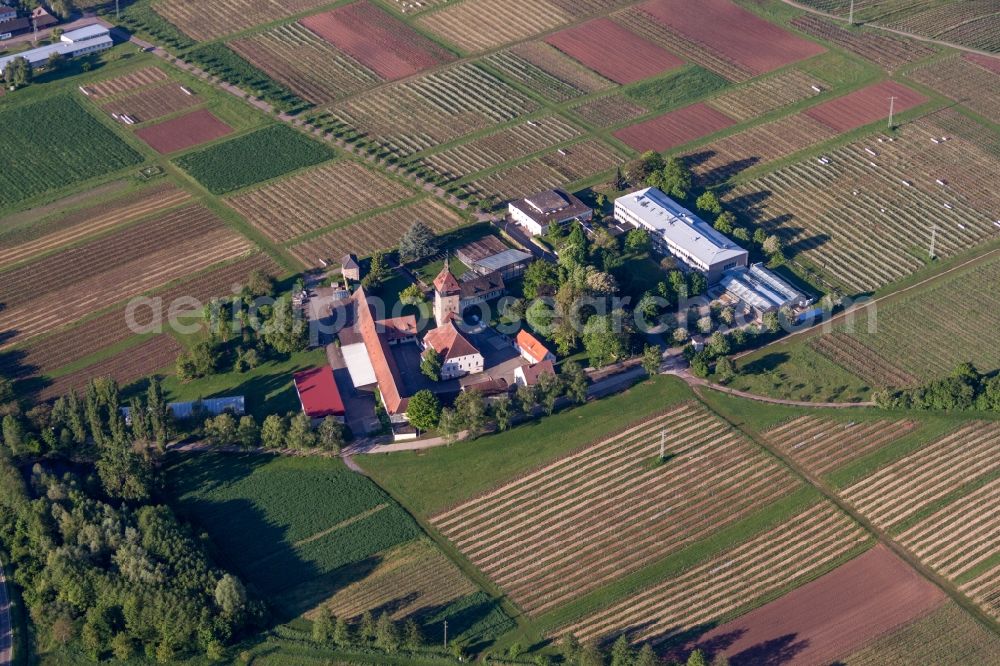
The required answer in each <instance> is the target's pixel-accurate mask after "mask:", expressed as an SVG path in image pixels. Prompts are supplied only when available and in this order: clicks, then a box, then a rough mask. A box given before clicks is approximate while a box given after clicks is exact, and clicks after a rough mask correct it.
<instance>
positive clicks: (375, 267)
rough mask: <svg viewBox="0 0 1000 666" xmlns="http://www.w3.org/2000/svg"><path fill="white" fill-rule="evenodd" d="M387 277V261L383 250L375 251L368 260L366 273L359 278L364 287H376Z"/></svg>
mask: <svg viewBox="0 0 1000 666" xmlns="http://www.w3.org/2000/svg"><path fill="white" fill-rule="evenodd" d="M388 278H389V262H388V261H387V260H386V256H385V252H382V251H376V252H375V253H374V254H372V257H371V259H370V260H369V262H368V274H367V275H365V277H364V279H363V280H361V286H363V287H364V288H365V289H377V288H378V287H380V286H381V285H382V283H383V282H385V281H386V280H387V279H388Z"/></svg>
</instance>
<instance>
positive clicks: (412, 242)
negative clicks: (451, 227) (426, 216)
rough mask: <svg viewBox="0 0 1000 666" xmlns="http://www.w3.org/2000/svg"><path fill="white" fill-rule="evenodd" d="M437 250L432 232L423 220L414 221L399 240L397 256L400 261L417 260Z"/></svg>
mask: <svg viewBox="0 0 1000 666" xmlns="http://www.w3.org/2000/svg"><path fill="white" fill-rule="evenodd" d="M435 252H437V243H436V239H435V237H434V233H433V232H432V231H431V230H430V229H428V228H427V225H426V224H424V223H423V222H419V221H418V222H414V223H413V224H412V225H411V226H410V228H409V229H407V230H406V233H405V234H403V237H402V238H401V239H400V240H399V257H400V259H401V260H402V261H417V260H419V259H424V258H425V257H429V256H431V255H432V254H434V253H435Z"/></svg>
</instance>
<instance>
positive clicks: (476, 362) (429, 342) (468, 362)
mask: <svg viewBox="0 0 1000 666" xmlns="http://www.w3.org/2000/svg"><path fill="white" fill-rule="evenodd" d="M424 348H425V349H427V348H430V349H433V350H434V351H436V352H437V353H438V354H439V355H440V357H441V379H442V380H448V379H455V378H457V377H462V376H464V375H474V374H477V373H480V372H482V371H483V366H484V365H485V359H484V358H483V355H482V353H481V352H480V351H479V350H478V349H476V346H475V345H474V344H472V343H471V342H470V341H469V339H468V338H466V337H465V336H464V335H462V333H461V331H459V330H458V327H457V326H455V322H454V321H447V322H445V323H444V324H442V325H441V326H438V327H437V328H435V329H433V330H432V331H429V332H428V333H427V335H425V336H424Z"/></svg>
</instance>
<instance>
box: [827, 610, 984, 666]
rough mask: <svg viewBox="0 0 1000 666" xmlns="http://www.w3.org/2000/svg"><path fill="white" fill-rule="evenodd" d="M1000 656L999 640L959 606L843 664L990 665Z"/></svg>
mask: <svg viewBox="0 0 1000 666" xmlns="http://www.w3.org/2000/svg"><path fill="white" fill-rule="evenodd" d="M997 654H1000V638H998V637H997V635H996V634H994V633H993V632H992V631H990V630H989V629H987V628H986V627H984V626H983V625H981V624H980V623H978V622H976V621H975V620H974V619H972V617H971V616H970V615H969V614H968V613H966V612H965V611H964V610H962V608H960V607H959V606H958V605H957V604H955V603H951V602H947V603H944V604H942V605H941V606H940V607H939V608H938V609H937V610H935V611H933V612H931V613H928V614H927V615H925V616H923V617H922V618H920V619H918V620H916V621H914V622H911V623H910V624H907V625H906V626H904V627H901V628H900V629H897V630H896V631H893V632H892V633H889V634H887V635H885V636H882V637H881V638H878V639H876V640H874V641H872V642H870V643H869V644H868V645H866V646H865V647H863V648H862V649H860V650H858V651H857V652H854V653H853V654H850V655H848V656H846V657H844V658H842V659H841V660H840V662H841V663H843V664H845V665H846V666H884V664H917V663H927V664H942V666H944V665H948V666H961V665H963V664H988V663H990V660H995V658H996V655H997Z"/></svg>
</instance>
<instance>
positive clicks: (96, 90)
mask: <svg viewBox="0 0 1000 666" xmlns="http://www.w3.org/2000/svg"><path fill="white" fill-rule="evenodd" d="M169 80H170V77H169V76H168V75H167V73H166V72H164V71H163V70H162V69H160V68H159V67H153V66H149V67H143V68H141V69H136V70H133V71H131V72H129V73H127V74H119V75H118V76H115V77H112V78H110V79H103V80H101V81H98V82H96V83H88V84H86V85H84V86H83V90H82V91H81V92H83V94H85V95H86V96H87V97H90V98H91V99H94V100H106V99H108V98H111V97H117V96H119V95H123V94H127V93H131V92H134V91H136V90H141V89H143V88H146V87H148V86H152V85H156V84H160V83H164V82H166V81H169Z"/></svg>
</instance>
